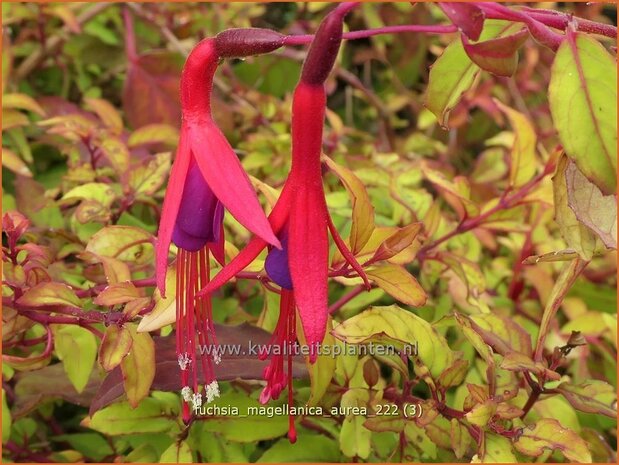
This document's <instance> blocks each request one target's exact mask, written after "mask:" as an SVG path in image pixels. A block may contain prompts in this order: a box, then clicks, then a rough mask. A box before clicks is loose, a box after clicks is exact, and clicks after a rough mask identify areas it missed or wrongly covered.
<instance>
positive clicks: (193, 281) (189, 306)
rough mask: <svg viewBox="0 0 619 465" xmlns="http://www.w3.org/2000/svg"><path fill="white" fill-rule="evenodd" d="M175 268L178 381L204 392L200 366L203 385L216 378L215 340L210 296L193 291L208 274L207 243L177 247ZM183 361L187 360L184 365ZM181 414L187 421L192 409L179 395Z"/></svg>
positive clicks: (202, 282) (198, 391) (184, 385)
mask: <svg viewBox="0 0 619 465" xmlns="http://www.w3.org/2000/svg"><path fill="white" fill-rule="evenodd" d="M176 271H177V276H176V318H177V319H176V321H177V327H176V344H177V345H176V347H177V350H176V352H177V356H178V358H179V364H180V365H181V367H180V368H181V385H182V387H183V388H185V387H187V388H191V392H192V394H194V395H202V396H204V395H205V392H204V391H205V390H204V389H202V392H201V390H200V389H199V385H200V369H199V368H201V371H202V376H203V378H204V381H205V384H204V385H205V386H206V385H208V384H210V383H211V382H213V381H214V380H215V373H214V367H213V356H214V352H213V350H215V348H216V344H217V342H216V339H215V327H214V325H213V322H212V321H213V318H212V304H211V300H210V296H205V297H199V298H197V299H196V296H195V295H196V293H197V292H198V290H199V289H200V288H201V287H202V286H205V285H206V284H207V283H208V280H209V278H210V264H209V250H208V245H205V246H204V247H203V248H202V249H200V250H199V251H196V252H189V251H186V250H184V249H181V248H179V249H178V256H177V266H176ZM209 344H213V345H212V351H211V352H209V353H204V354H203V353H202V352H201V351H200V352H199V353H196V349H197V348H198V347H207V346H209ZM198 359H199V362H198ZM185 361H188V362H189V363H188V364H186V365H185V364H184V362H185ZM198 364H199V365H200V366H198ZM182 415H183V421H184V422H185V423H188V422H189V421H190V419H191V409H190V408H189V402H187V400H186V399H185V398H183V399H182Z"/></svg>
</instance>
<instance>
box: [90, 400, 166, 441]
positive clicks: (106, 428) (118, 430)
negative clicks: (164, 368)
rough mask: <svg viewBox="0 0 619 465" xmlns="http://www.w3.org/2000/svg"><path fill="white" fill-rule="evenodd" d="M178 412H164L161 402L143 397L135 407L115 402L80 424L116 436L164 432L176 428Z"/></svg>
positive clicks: (126, 403)
mask: <svg viewBox="0 0 619 465" xmlns="http://www.w3.org/2000/svg"><path fill="white" fill-rule="evenodd" d="M176 415H178V412H170V414H166V412H165V410H164V408H163V406H162V405H161V402H159V401H158V400H156V399H153V398H147V399H144V400H143V401H142V402H140V405H138V406H137V407H136V408H135V409H133V408H131V407H130V406H129V403H128V402H116V403H114V404H112V405H110V406H109V407H106V408H104V409H101V410H98V411H97V412H96V413H95V414H94V415H93V416H92V417H86V418H85V419H84V420H82V423H81V425H82V426H85V427H87V428H91V429H94V430H95V431H99V432H101V433H103V434H109V435H111V436H118V435H122V434H136V433H165V432H168V431H170V430H175V429H178V425H177V422H176Z"/></svg>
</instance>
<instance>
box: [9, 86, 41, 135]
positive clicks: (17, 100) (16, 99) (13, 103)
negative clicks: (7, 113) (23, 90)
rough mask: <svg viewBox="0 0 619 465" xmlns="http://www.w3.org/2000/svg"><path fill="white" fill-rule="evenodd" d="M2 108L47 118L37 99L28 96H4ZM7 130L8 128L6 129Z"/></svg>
mask: <svg viewBox="0 0 619 465" xmlns="http://www.w3.org/2000/svg"><path fill="white" fill-rule="evenodd" d="M2 108H3V109H4V108H11V109H17V110H27V111H31V112H32V113H36V114H37V115H39V116H45V111H44V110H43V108H41V105H39V104H38V103H37V102H36V100H35V99H33V98H32V97H30V96H29V95H26V94H5V95H3V96H2ZM5 129H6V128H5Z"/></svg>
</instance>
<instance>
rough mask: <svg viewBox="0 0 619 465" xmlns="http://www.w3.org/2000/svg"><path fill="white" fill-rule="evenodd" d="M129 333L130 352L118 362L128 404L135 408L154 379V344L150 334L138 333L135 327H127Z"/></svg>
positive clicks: (145, 394)
mask: <svg viewBox="0 0 619 465" xmlns="http://www.w3.org/2000/svg"><path fill="white" fill-rule="evenodd" d="M127 328H128V330H129V332H130V333H131V339H132V340H133V343H132V344H131V350H130V351H129V353H128V354H127V355H126V356H125V357H124V358H123V359H122V361H121V362H120V368H121V370H122V373H123V379H124V386H125V392H126V393H127V398H128V400H129V404H130V405H131V406H132V407H137V406H138V404H139V403H140V401H141V400H142V399H143V398H145V397H146V396H147V395H148V393H149V392H150V386H151V384H152V383H153V379H155V343H154V342H153V340H152V338H151V337H150V334H148V333H138V332H137V331H136V326H135V325H127Z"/></svg>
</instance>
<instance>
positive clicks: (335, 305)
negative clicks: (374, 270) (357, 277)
mask: <svg viewBox="0 0 619 465" xmlns="http://www.w3.org/2000/svg"><path fill="white" fill-rule="evenodd" d="M363 291H365V286H364V285H363V284H360V285H358V286H357V287H355V288H353V289H352V290H351V291H350V292H347V293H346V294H344V295H343V296H342V297H340V298H339V299H338V300H336V301H335V302H334V303H333V305H331V306H330V307H329V313H330V314H334V313H335V312H337V311H338V310H339V309H340V308H342V307H343V306H344V305H346V304H347V303H348V302H350V301H351V300H352V299H354V298H355V297H357V296H358V295H359V294H361V293H362V292H363Z"/></svg>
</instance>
